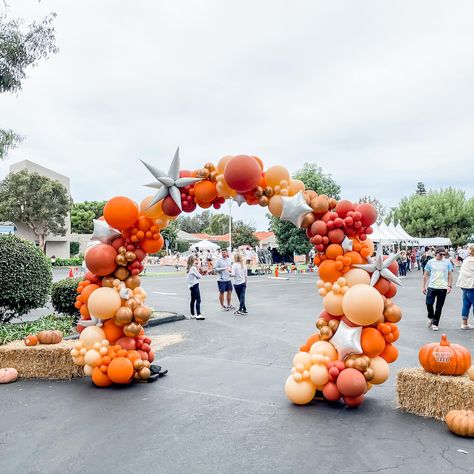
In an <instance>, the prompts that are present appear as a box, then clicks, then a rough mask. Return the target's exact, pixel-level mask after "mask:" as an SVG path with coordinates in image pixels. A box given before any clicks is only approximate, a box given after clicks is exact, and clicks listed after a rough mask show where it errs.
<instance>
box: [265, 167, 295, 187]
mask: <svg viewBox="0 0 474 474" xmlns="http://www.w3.org/2000/svg"><path fill="white" fill-rule="evenodd" d="M265 180H266V181H267V185H268V186H272V187H275V186H280V182H281V181H288V182H290V173H289V172H288V170H287V169H286V168H285V167H284V166H281V165H277V166H270V168H268V170H267V171H266V172H265Z"/></svg>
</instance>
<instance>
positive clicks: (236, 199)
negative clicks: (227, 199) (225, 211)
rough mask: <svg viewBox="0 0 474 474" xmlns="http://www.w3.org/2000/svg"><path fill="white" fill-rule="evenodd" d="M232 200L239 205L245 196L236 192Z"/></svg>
mask: <svg viewBox="0 0 474 474" xmlns="http://www.w3.org/2000/svg"><path fill="white" fill-rule="evenodd" d="M234 201H235V202H236V203H237V205H238V206H239V207H240V206H241V205H242V204H243V203H244V202H245V197H244V196H243V195H242V194H236V195H235V196H234Z"/></svg>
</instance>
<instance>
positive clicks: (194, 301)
mask: <svg viewBox="0 0 474 474" xmlns="http://www.w3.org/2000/svg"><path fill="white" fill-rule="evenodd" d="M189 289H190V290H191V303H190V305H189V308H190V310H191V315H192V316H195V313H194V305H196V313H197V315H198V316H199V315H200V314H201V292H200V291H199V283H196V284H195V285H193V286H192V287H191V288H189Z"/></svg>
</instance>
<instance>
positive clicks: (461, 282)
mask: <svg viewBox="0 0 474 474" xmlns="http://www.w3.org/2000/svg"><path fill="white" fill-rule="evenodd" d="M468 251H469V253H468V255H467V257H466V258H465V259H464V261H463V262H462V265H461V269H460V271H459V277H458V281H457V283H456V286H458V287H459V288H461V289H462V310H461V319H462V323H461V329H474V326H472V325H471V324H469V323H468V319H469V312H470V310H471V308H472V309H473V312H474V244H471V245H469V248H468Z"/></svg>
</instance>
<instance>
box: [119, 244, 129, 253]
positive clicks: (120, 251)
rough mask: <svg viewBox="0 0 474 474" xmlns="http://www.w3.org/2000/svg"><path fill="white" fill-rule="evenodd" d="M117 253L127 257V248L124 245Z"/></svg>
mask: <svg viewBox="0 0 474 474" xmlns="http://www.w3.org/2000/svg"><path fill="white" fill-rule="evenodd" d="M117 252H118V253H119V254H121V255H125V254H126V253H127V247H124V246H123V245H122V246H121V247H119V249H118V250H117Z"/></svg>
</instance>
